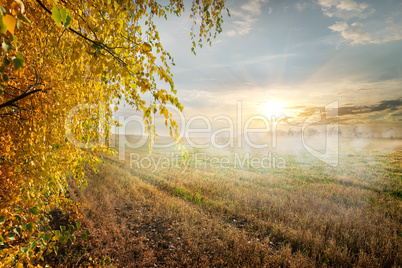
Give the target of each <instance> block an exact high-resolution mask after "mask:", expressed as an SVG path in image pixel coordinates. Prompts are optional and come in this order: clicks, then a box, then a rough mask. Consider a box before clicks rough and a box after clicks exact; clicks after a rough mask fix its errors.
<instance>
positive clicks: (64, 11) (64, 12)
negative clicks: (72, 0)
mask: <svg viewBox="0 0 402 268" xmlns="http://www.w3.org/2000/svg"><path fill="white" fill-rule="evenodd" d="M67 14H68V11H67V9H65V8H60V18H61V21H62V22H65V21H66V18H67Z"/></svg>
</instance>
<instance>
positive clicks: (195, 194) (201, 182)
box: [70, 150, 402, 267]
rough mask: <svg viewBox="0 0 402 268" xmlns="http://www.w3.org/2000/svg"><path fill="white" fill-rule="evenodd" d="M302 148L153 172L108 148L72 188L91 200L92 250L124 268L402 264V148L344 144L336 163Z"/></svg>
mask: <svg viewBox="0 0 402 268" xmlns="http://www.w3.org/2000/svg"><path fill="white" fill-rule="evenodd" d="M136 153H139V154H141V155H142V157H145V156H146V153H145V151H141V150H139V151H136ZM165 153H166V152H163V151H159V152H158V151H155V152H154V155H153V157H155V159H157V158H158V157H162V156H163V155H164V154H165ZM205 153H206V154H208V152H205ZM368 155H370V157H368ZM303 157H305V158H302V156H298V157H297V158H296V157H294V156H292V155H287V156H286V160H287V163H286V168H285V169H271V170H264V169H258V168H257V169H253V168H245V169H235V168H228V169H214V168H210V167H209V165H205V166H204V167H203V168H199V167H198V168H194V166H193V167H189V168H188V169H187V170H186V172H182V171H183V167H176V168H160V169H158V170H156V172H154V173H153V172H152V171H153V168H152V167H151V168H149V169H146V168H145V169H138V168H133V169H131V168H130V162H129V159H130V158H129V155H127V157H126V159H127V161H119V160H118V159H117V157H110V156H105V159H104V160H105V161H104V164H102V165H100V166H99V172H98V173H95V172H93V171H90V170H88V172H87V174H88V175H87V176H88V182H89V185H88V186H87V187H85V188H84V189H83V190H78V189H76V188H75V186H74V185H71V190H70V196H71V198H72V199H74V200H77V201H80V202H85V203H86V204H87V207H86V208H83V211H82V212H83V214H84V216H85V218H86V222H85V224H86V226H87V228H89V229H90V230H91V232H92V238H91V241H90V242H91V251H92V254H94V255H98V256H110V257H111V258H112V260H113V264H114V265H117V266H119V267H150V266H165V267H175V266H179V267H183V266H184V267H200V266H207V267H208V266H209V267H221V266H230V267H240V266H241V267H278V266H282V267H312V266H316V267H325V266H334V267H353V266H355V267H400V266H402V198H401V193H402V187H401V185H402V182H401V178H402V173H401V157H402V152H401V151H399V152H397V153H390V152H379V151H373V150H371V151H366V152H361V153H359V154H358V153H350V152H343V153H342V155H341V161H340V163H341V164H340V166H339V167H336V168H329V167H327V166H325V165H323V164H322V163H319V162H318V161H314V160H312V159H307V158H308V157H307V156H303ZM306 163H309V164H306Z"/></svg>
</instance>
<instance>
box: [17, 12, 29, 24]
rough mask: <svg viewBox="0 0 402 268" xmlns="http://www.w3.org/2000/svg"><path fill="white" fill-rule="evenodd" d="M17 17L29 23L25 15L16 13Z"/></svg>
mask: <svg viewBox="0 0 402 268" xmlns="http://www.w3.org/2000/svg"><path fill="white" fill-rule="evenodd" d="M17 17H18V19H19V20H21V21H23V22H26V23H28V24H31V22H30V21H29V20H28V19H27V17H25V16H24V15H23V14H21V13H20V14H18V16H17Z"/></svg>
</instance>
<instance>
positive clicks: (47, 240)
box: [43, 233, 52, 243]
mask: <svg viewBox="0 0 402 268" xmlns="http://www.w3.org/2000/svg"><path fill="white" fill-rule="evenodd" d="M50 238H52V233H46V234H45V235H44V236H43V240H44V241H45V242H46V243H47V242H49V241H50Z"/></svg>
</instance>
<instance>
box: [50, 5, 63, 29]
mask: <svg viewBox="0 0 402 268" xmlns="http://www.w3.org/2000/svg"><path fill="white" fill-rule="evenodd" d="M52 19H53V20H54V22H55V23H56V25H57V26H61V13H60V9H59V8H58V7H57V6H53V8H52Z"/></svg>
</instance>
